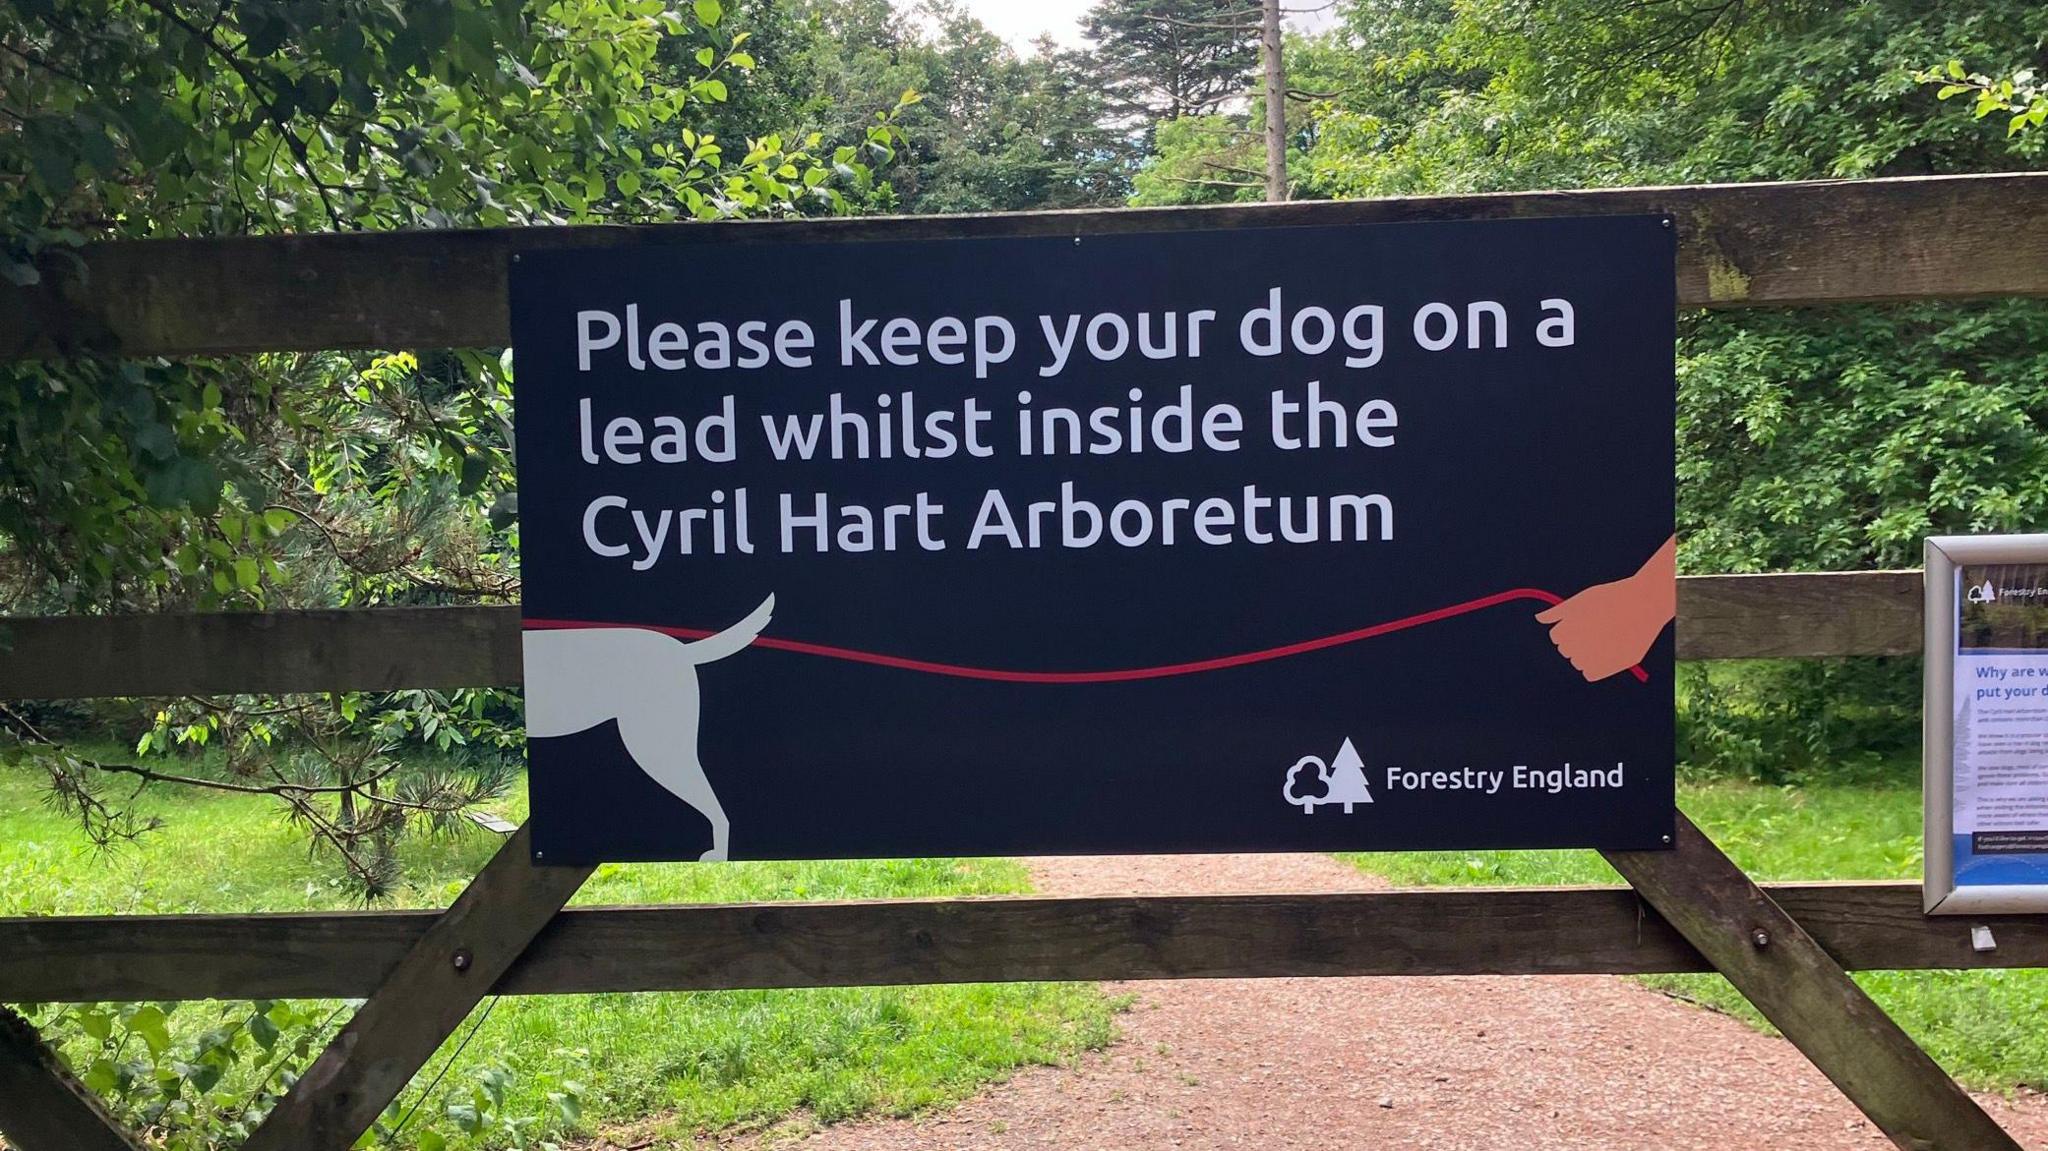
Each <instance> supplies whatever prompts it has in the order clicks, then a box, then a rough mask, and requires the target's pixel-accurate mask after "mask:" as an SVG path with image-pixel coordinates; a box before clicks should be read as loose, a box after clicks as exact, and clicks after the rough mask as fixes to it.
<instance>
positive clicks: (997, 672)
mask: <svg viewBox="0 0 2048 1151" xmlns="http://www.w3.org/2000/svg"><path fill="white" fill-rule="evenodd" d="M1516 600H1537V601H1540V602H1542V603H1544V604H1546V605H1550V606H1553V607H1554V606H1556V605H1557V604H1559V603H1562V602H1563V597H1561V596H1557V595H1553V594H1552V593H1550V592H1547V591H1544V590H1543V589H1541V588H1530V587H1518V588H1513V589H1511V590H1508V591H1503V592H1495V593H1494V594H1492V595H1489V596H1481V597H1479V598H1478V599H1471V600H1466V601H1465V602H1463V603H1455V604H1452V605H1450V606H1449V607H1440V608H1437V609H1435V610H1433V611H1426V612H1420V613H1418V614H1415V615H1409V616H1402V617H1401V618H1400V619H1393V620H1388V621H1387V622H1385V623H1376V624H1373V625H1372V626H1371V627H1362V628H1359V629H1358V630H1356V631H1347V632H1340V633H1338V634H1336V635H1326V636H1323V637H1322V638H1320V639H1309V640H1303V641H1301V642H1300V643H1290V644H1286V645H1283V646H1281V647H1270V648H1266V649H1265V650H1263V651H1248V652H1242V653H1240V654H1237V655H1224V656H1217V657H1216V658H1214V659H1202V660H1195V661H1194V662H1192V663H1171V664H1165V665H1162V666H1160V667H1133V668H1122V669H1119V670H1116V671H1005V670H1002V669H1000V668H985V667H961V666H959V665H958V664H950V663H933V662H930V661H929V660H921V659H906V658H904V657H902V656H894V655H881V654H879V653H876V652H870V651H854V650H852V649H851V648H844V647H830V646H827V645H825V644H820V643H804V642H803V641H801V640H794V639H781V638H779V637H776V636H770V635H764V636H758V637H756V638H755V640H754V643H753V646H755V647H769V648H774V649H776V650H777V651H793V652H798V653H800V654H803V655H818V656H824V657H825V658H827V659H843V660H850V661H852V662H854V663H869V664H875V665H878V666H880V667H893V668H898V669H901V670H903V671H920V672H925V673H927V674H930V675H950V676H957V677H959V678H961V679H987V680H1000V681H1002V682H1005V683H1126V682H1129V681H1131V680H1140V679H1165V678H1167V677H1168V676H1176V675H1193V674H1194V673H1196V672H1204V671H1221V670H1222V669H1224V668H1228V667H1243V666H1245V665H1247V664H1254V663H1265V662H1266V661H1268V660H1275V659H1286V658H1287V657H1288V656H1291V655H1302V654H1305V653H1307V652H1312V651H1321V650H1323V649H1324V648H1329V647H1339V646H1342V645H1344V644H1347V643H1357V642H1358V641H1359V640H1364V639H1371V638H1373V637H1374V636H1382V635H1389V634H1391V633H1393V632H1397V631H1406V630H1408V629H1409V628H1413V627H1421V626H1422V625H1423V624H1428V623H1435V622H1437V621H1438V620H1446V619H1451V618H1453V617H1455V616H1461V615H1468V614H1470V613H1472V612H1475V611H1484V610H1485V609H1487V608H1490V607H1497V606H1499V605H1501V604H1504V603H1513V602H1515V601H1516ZM524 626H525V627H526V628H527V629H529V630H533V631H556V630H562V629H570V628H603V627H630V628H637V629H639V630H641V631H658V632H660V633H662V634H663V635H672V636H675V637H676V638H678V639H704V638H706V637H707V636H710V635H713V634H715V633H713V632H709V631H705V630H704V629H702V628H692V627H655V626H652V625H647V624H623V623H588V622H584V621H580V620H563V619H528V620H526V621H525V624H524ZM1629 673H1630V674H1631V675H1634V676H1635V677H1636V679H1637V680H1638V681H1639V682H1642V683H1648V682H1649V681H1650V673H1649V672H1647V671H1644V670H1643V669H1642V667H1641V666H1636V667H1632V668H1630V669H1629Z"/></svg>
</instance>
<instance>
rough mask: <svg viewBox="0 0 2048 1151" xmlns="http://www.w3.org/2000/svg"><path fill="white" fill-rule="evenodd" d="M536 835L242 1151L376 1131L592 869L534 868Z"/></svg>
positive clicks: (451, 911) (282, 1150) (295, 1150)
mask: <svg viewBox="0 0 2048 1151" xmlns="http://www.w3.org/2000/svg"><path fill="white" fill-rule="evenodd" d="M532 842H533V833H532V829H531V827H530V825H522V826H521V827H520V829H519V831H518V832H517V833H516V834H514V835H513V836H512V837H511V838H510V839H508V840H506V841H505V845H504V846H503V847H501V848H499V849H498V853H497V854H496V855H495V856H493V857H491V861H490V862H489V863H488V864H486V865H484V869H483V870H482V871H481V872H478V873H477V877H476V878H475V879H474V880H472V881H471V882H470V885H469V886H468V887H467V888H465V889H464V890H463V892H462V894H461V895H460V896H458V897H457V898H456V900H455V903H454V904H453V905H452V906H450V907H449V908H448V910H447V911H445V912H442V913H441V916H440V918H438V919H436V920H435V921H434V925H433V926H432V927H430V928H428V929H427V931H426V933H425V934H424V935H422V936H420V939H419V942H418V943H416V944H414V945H413V947H412V949H411V950H410V951H408V952H407V953H406V955H405V957H404V958H403V959H401V960H399V961H398V966H396V967H395V968H393V969H392V971H391V974H390V975H388V976H386V977H385V979H384V982H383V983H382V984H380V985H379V986H378V988H377V990H376V991H375V992H373V993H372V994H371V995H370V998H369V999H368V1000H367V1001H365V1002H364V1003H363V1006H362V1008H361V1009H360V1010H358V1011H357V1012H356V1015H355V1018H354V1019H351V1020H349V1022H348V1026H346V1027H344V1028H342V1029H341V1033H340V1034H338V1035H336V1036H335V1037H334V1041H333V1042H332V1043H330V1044H328V1046H327V1050H326V1051H324V1052H322V1053H321V1054H320V1058H318V1059H316V1060H314V1061H313V1065H312V1066H311V1067H309V1068H307V1069H306V1073H305V1075H303V1076H302V1077H300V1079H299V1081H298V1082H297V1083H296V1084H294V1085H293V1086H292V1089H291V1090H290V1091H288V1092H286V1093H285V1097H284V1098H283V1099H280V1100H278V1103H277V1107H276V1109H275V1110H273V1111H272V1112H271V1113H270V1116H269V1117H268V1118H267V1119H265V1120H264V1121H263V1125H262V1126H260V1127H258V1128H257V1129H256V1132H255V1133H254V1134H253V1135H251V1136H249V1141H248V1142H247V1143H245V1144H244V1145H243V1146H244V1148H245V1149H246V1151H347V1149H348V1147H349V1146H350V1145H351V1144H353V1143H354V1142H355V1141H356V1139H357V1138H358V1137H359V1136H361V1135H362V1133H363V1132H365V1131H367V1130H369V1129H370V1125H371V1124H372V1123H374V1122H376V1120H377V1116H378V1114H379V1113H381V1112H382V1111H383V1110H384V1108H385V1107H387V1106H389V1105H390V1103H391V1101H392V1100H393V1099H396V1098H398V1093H399V1092H400V1091H403V1090H404V1089H405V1085H406V1084H407V1083H409V1082H411V1080H412V1077H413V1075H414V1073H416V1072H417V1071H419V1069H420V1068H421V1067H422V1066H423V1065H425V1063H426V1061H427V1060H428V1059H430V1058H432V1057H433V1054H434V1050H435V1049H436V1048H438V1047H439V1046H440V1045H441V1042H442V1040H445V1039H447V1038H448V1036H449V1035H450V1034H452V1033H453V1032H454V1030H455V1029H456V1028H457V1027H458V1026H460V1025H461V1023H462V1021H463V1019H464V1018H466V1017H467V1016H468V1015H469V1013H470V1011H471V1010H472V1009H473V1008H475V1007H476V1005H477V1003H478V1001H480V1000H481V999H483V997H484V996H485V995H486V994H488V993H489V992H490V990H491V987H492V986H493V985H494V984H496V983H497V982H498V979H499V977H500V976H502V975H504V974H505V970H506V969H507V968H509V967H511V966H512V961H513V960H515V959H518V958H519V956H520V954H521V953H523V952H524V951H525V950H526V945H527V944H528V943H531V942H532V941H533V937H534V936H535V935H537V934H539V933H540V930H541V928H543V927H545V926H547V923H548V921H549V920H551V919H553V918H554V917H555V913H556V912H558V911H560V910H561V909H562V905H563V904H565V903H567V902H569V897H570V896H572V895H574V894H576V889H577V888H579V887H581V886H583V881H584V880H585V879H588V878H589V877H590V873H591V871H592V870H594V869H592V868H589V867H536V866H535V865H534V863H533V858H532ZM31 1151H32V1149H31Z"/></svg>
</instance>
